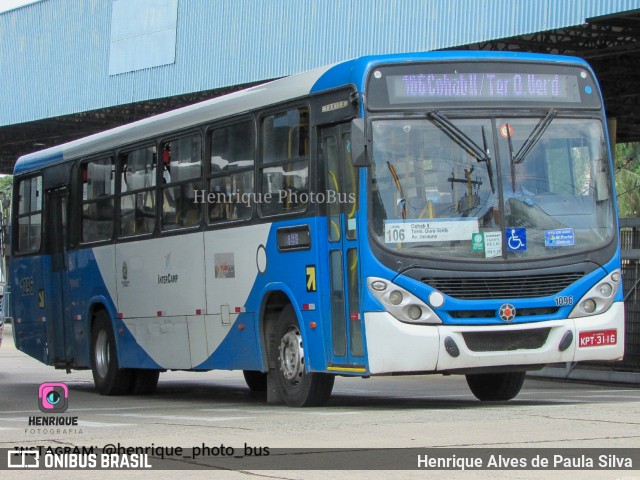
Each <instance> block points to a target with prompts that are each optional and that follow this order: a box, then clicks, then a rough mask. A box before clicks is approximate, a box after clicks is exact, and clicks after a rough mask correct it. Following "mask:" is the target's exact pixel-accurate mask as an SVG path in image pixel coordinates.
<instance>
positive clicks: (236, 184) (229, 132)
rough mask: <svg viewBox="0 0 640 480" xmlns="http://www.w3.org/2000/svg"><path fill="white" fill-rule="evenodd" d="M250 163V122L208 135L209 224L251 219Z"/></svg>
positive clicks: (252, 149)
mask: <svg viewBox="0 0 640 480" xmlns="http://www.w3.org/2000/svg"><path fill="white" fill-rule="evenodd" d="M254 160H255V131H254V125H253V121H251V120H247V121H244V122H241V123H237V124H234V125H228V126H225V127H221V128H216V129H215V130H213V131H212V132H211V160H210V169H211V171H210V174H209V184H208V187H209V190H208V194H209V196H208V199H209V200H208V201H207V204H208V207H209V213H208V219H209V222H211V223H213V222H220V221H224V220H244V219H248V218H251V215H252V213H253V203H254V202H253V193H254V185H253V166H254Z"/></svg>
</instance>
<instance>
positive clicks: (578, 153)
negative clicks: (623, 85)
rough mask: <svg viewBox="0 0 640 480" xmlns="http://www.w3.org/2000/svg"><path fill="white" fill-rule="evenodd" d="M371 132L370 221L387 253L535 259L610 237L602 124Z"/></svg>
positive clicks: (428, 123)
mask: <svg viewBox="0 0 640 480" xmlns="http://www.w3.org/2000/svg"><path fill="white" fill-rule="evenodd" d="M372 128H373V168H372V182H371V185H372V214H371V215H372V218H371V221H372V225H373V231H374V232H375V234H376V236H377V237H378V239H379V241H380V242H381V243H382V244H383V245H384V246H385V247H387V248H389V249H392V250H396V251H403V252H404V253H406V254H411V255H414V254H415V255H418V256H432V257H441V256H445V255H446V257H447V258H453V259H456V258H460V259H477V260H485V261H496V260H504V259H536V258H549V257H554V256H560V255H567V254H571V253H575V252H579V251H585V250H590V249H594V248H599V247H601V246H603V245H605V244H606V243H608V242H609V241H610V240H611V238H612V236H613V234H614V231H613V227H614V210H613V198H612V197H613V195H612V187H611V183H610V180H609V178H610V175H611V173H610V170H609V164H608V162H607V150H606V143H605V137H604V129H603V125H602V122H601V121H600V120H598V119H594V118H576V117H571V118H562V116H561V115H558V114H556V112H555V110H550V111H547V112H542V113H540V114H539V115H536V116H533V115H530V116H526V117H521V116H518V117H516V116H514V117H509V116H506V115H505V116H503V117H493V118H486V117H485V118H483V117H473V118H459V117H456V118H448V117H445V116H444V115H442V114H441V113H437V114H436V115H433V114H431V115H428V116H426V118H421V119H416V118H415V117H413V118H411V119H401V118H397V119H396V118H387V119H380V120H374V121H373V123H372ZM496 139H497V142H496Z"/></svg>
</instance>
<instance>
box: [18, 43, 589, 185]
mask: <svg viewBox="0 0 640 480" xmlns="http://www.w3.org/2000/svg"><path fill="white" fill-rule="evenodd" d="M424 61H436V62H438V61H439V62H447V61H527V62H541V63H565V64H566V63H572V64H580V65H582V66H584V67H585V68H590V67H589V65H588V64H587V63H586V62H585V61H584V60H582V59H580V58H576V57H567V56H559V55H544V54H528V53H515V52H479V51H444V52H417V53H406V54H391V55H372V56H364V57H359V58H356V59H352V60H348V61H345V62H341V63H337V64H334V65H327V66H324V67H320V68H316V69H314V70H310V71H307V72H304V73H300V74H296V75H292V76H289V77H284V78H281V79H279V80H275V81H272V82H269V83H265V84H263V85H258V86H255V87H252V88H249V89H246V90H241V91H238V92H234V93H230V94H228V95H223V96H220V97H216V98H213V99H210V100H205V101H203V102H199V103H195V104H193V105H189V106H186V107H182V108H179V109H176V110H172V111H169V112H165V113H161V114H159V115H154V116H152V117H149V118H146V119H143V120H138V121H136V122H133V123H129V124H126V125H122V126H119V127H116V128H112V129H110V130H105V131H104V132H100V133H96V134H94V135H90V136H87V137H84V138H81V139H78V140H74V141H72V142H68V143H64V144H61V145H58V146H55V147H51V148H47V149H44V150H40V151H38V152H35V153H30V154H27V155H24V156H22V157H20V158H19V159H18V160H17V162H16V165H15V169H14V174H15V175H18V174H22V173H28V172H32V171H36V170H39V169H41V168H44V167H46V166H49V165H54V164H57V163H62V162H64V161H66V160H70V159H73V158H78V157H81V156H89V155H94V154H97V153H99V152H102V151H105V150H110V149H113V148H117V147H120V146H122V145H123V144H129V143H134V142H138V141H142V140H145V139H148V138H154V137H157V136H159V135H162V134H163V133H164V132H168V131H175V130H182V129H187V128H189V127H192V126H196V125H200V124H203V123H206V122H210V121H212V120H215V119H220V118H225V117H228V116H231V115H234V114H240V113H243V112H249V111H251V110H253V109H256V108H262V107H266V106H268V105H273V104H277V103H279V102H283V101H286V100H289V99H291V100H293V99H295V98H299V97H303V96H305V95H308V94H310V93H315V92H321V91H323V90H328V89H331V88H336V87H339V86H344V85H349V84H354V85H356V86H362V85H363V82H364V79H365V75H366V73H367V72H368V71H369V70H370V69H371V68H373V67H375V66H376V65H380V64H384V63H405V62H406V63H415V62H424Z"/></svg>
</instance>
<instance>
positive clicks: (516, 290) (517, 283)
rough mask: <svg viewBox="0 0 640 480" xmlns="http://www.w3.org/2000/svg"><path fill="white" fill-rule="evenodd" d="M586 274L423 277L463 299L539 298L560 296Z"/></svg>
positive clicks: (437, 288)
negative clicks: (559, 294)
mask: <svg viewBox="0 0 640 480" xmlns="http://www.w3.org/2000/svg"><path fill="white" fill-rule="evenodd" d="M583 276H584V275H583V274H582V273H579V272H572V273H558V274H553V275H530V276H526V277H519V276H518V277H513V276H509V277H493V278H491V277H475V278H474V277H465V278H437V277H432V278H423V279H422V281H423V282H424V283H426V284H427V285H429V286H431V287H433V288H435V289H436V290H439V291H441V292H442V293H444V294H446V295H449V296H450V297H452V298H457V299H460V300H487V299H498V298H500V299H514V298H537V297H546V296H550V295H557V294H558V293H560V292H561V291H562V290H564V289H565V288H567V287H568V286H569V285H571V284H572V283H573V282H576V281H578V280H579V279H580V278H582V277H583Z"/></svg>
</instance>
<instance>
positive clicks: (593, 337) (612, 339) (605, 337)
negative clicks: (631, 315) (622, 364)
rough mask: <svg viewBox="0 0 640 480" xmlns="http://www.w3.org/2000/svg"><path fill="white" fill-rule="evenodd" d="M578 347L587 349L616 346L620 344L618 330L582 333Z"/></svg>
mask: <svg viewBox="0 0 640 480" xmlns="http://www.w3.org/2000/svg"><path fill="white" fill-rule="evenodd" d="M578 341H579V343H578V345H579V346H580V347H581V348H585V347H602V346H605V345H615V344H616V343H618V330H616V329H615V328H613V329H611V330H593V331H591V332H580V335H579V337H578Z"/></svg>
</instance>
